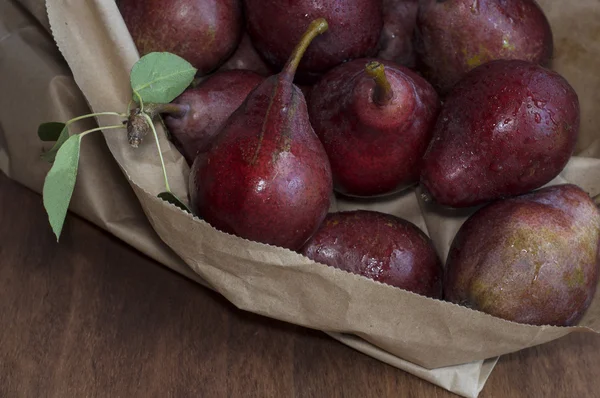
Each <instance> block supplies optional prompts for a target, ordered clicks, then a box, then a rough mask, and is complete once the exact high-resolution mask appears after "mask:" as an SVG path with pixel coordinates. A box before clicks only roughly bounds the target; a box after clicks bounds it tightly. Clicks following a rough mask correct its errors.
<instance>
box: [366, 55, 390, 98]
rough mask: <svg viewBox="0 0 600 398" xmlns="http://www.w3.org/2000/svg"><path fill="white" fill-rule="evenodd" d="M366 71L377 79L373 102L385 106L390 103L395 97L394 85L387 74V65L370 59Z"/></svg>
mask: <svg viewBox="0 0 600 398" xmlns="http://www.w3.org/2000/svg"><path fill="white" fill-rule="evenodd" d="M365 71H366V72H367V74H368V75H369V76H371V77H372V78H373V80H375V91H374V92H373V102H374V103H375V104H377V105H379V106H385V105H387V104H389V103H390V101H391V100H392V98H393V97H394V91H393V90H392V86H391V85H390V82H389V81H388V79H387V76H386V75H385V66H383V64H382V63H380V62H377V61H370V62H369V63H368V64H367V65H366V67H365Z"/></svg>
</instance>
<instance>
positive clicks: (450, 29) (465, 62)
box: [415, 0, 554, 94]
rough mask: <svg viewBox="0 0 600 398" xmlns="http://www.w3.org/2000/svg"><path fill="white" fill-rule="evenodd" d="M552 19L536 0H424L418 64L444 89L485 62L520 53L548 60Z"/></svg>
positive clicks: (417, 36)
mask: <svg viewBox="0 0 600 398" xmlns="http://www.w3.org/2000/svg"><path fill="white" fill-rule="evenodd" d="M553 46H554V42H553V36H552V30H551V28H550V24H549V22H548V19H547V18H546V16H545V14H544V12H543V11H542V9H541V8H540V7H539V5H538V4H537V2H536V1H535V0H444V1H439V0H421V2H420V4H419V13H418V18H417V29H416V32H415V50H416V52H417V58H418V67H419V69H420V70H421V71H422V72H423V75H424V76H425V78H426V79H427V80H429V81H430V82H431V83H432V84H433V86H434V87H435V88H436V89H438V90H439V92H440V93H441V94H446V93H447V92H448V90H449V89H450V88H451V87H452V86H453V85H454V84H456V83H457V82H458V81H459V80H460V79H461V78H462V77H463V76H464V75H465V74H466V73H467V72H469V71H470V70H472V69H473V68H475V67H477V66H479V65H482V64H484V63H486V62H489V61H493V60H498V59H516V60H523V61H529V62H533V63H538V64H541V65H544V66H547V65H548V63H549V62H550V60H551V58H552V54H553Z"/></svg>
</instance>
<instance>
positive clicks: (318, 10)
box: [118, 0, 600, 326]
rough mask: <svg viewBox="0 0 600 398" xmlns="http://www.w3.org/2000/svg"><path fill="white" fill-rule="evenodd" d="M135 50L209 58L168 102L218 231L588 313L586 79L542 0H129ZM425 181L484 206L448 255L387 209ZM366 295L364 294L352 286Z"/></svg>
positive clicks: (335, 263) (430, 292)
mask: <svg viewBox="0 0 600 398" xmlns="http://www.w3.org/2000/svg"><path fill="white" fill-rule="evenodd" d="M118 6H119V7H120V10H121V13H122V15H123V19H124V21H125V23H126V25H127V27H128V29H129V31H130V33H131V36H132V39H133V40H134V42H135V44H136V46H137V48H138V51H139V52H140V55H144V54H146V53H149V52H155V51H161V52H162V51H166V52H171V53H174V54H176V55H179V56H181V57H182V58H184V59H186V60H187V61H189V62H190V63H191V64H192V65H193V66H194V67H196V68H197V69H198V76H197V77H198V78H199V80H198V81H199V84H194V85H193V86H190V87H189V88H188V89H187V90H186V91H185V92H184V93H183V94H181V95H180V96H179V97H178V98H176V99H175V100H174V101H173V102H172V103H171V104H168V105H167V106H163V107H162V109H160V113H161V115H162V116H163V120H164V122H165V125H166V127H167V129H168V130H169V132H170V137H171V139H172V141H173V143H174V144H175V146H176V147H177V148H178V149H179V150H180V151H181V153H182V155H183V156H184V157H185V159H186V160H187V162H188V164H189V165H190V167H191V173H190V177H189V200H190V203H191V207H192V210H193V212H194V213H195V214H196V215H197V216H199V217H201V218H202V219H204V220H205V221H206V222H208V223H209V224H211V225H212V226H213V227H215V228H216V229H218V230H220V231H223V232H226V233H230V234H233V235H236V236H239V237H241V238H244V239H248V240H251V241H256V242H261V243H265V244H269V245H274V246H279V247H282V248H287V249H290V250H293V251H296V252H298V253H301V254H303V255H305V256H307V257H309V258H311V259H313V260H315V261H317V262H320V263H323V264H327V265H329V266H332V267H336V268H339V269H343V270H346V271H348V272H351V273H354V274H359V275H363V276H366V277H368V278H371V279H373V280H376V281H379V282H382V283H386V284H389V285H392V286H397V287H399V288H402V289H406V290H408V291H411V292H414V293H416V294H420V295H423V296H427V297H431V298H435V299H443V300H447V301H450V302H453V303H456V304H459V305H463V306H467V307H469V308H472V309H475V310H479V311H483V312H486V313H489V314H492V315H494V316H497V317H500V318H504V319H507V320H511V321H515V322H521V323H525V324H532V325H556V326H569V325H575V324H577V323H578V322H580V320H581V319H582V317H583V316H584V314H585V312H586V310H587V308H588V307H589V305H590V303H591V300H592V298H593V296H594V294H595V291H596V286H597V284H598V278H599V274H600V211H599V210H598V207H597V205H596V204H595V203H594V201H593V200H592V199H591V198H590V196H589V194H588V193H586V192H584V191H583V190H582V189H581V188H580V187H578V186H575V185H572V184H563V185H555V186H551V187H548V186H546V185H547V184H548V183H549V182H550V181H551V180H553V179H554V178H555V177H556V176H558V174H559V173H560V172H561V171H562V170H563V169H564V167H565V166H566V164H567V162H568V161H569V159H570V158H571V156H572V155H573V152H574V149H575V145H576V142H577V138H578V134H579V123H580V108H579V102H578V96H577V94H576V92H575V90H574V89H573V88H572V87H571V85H570V84H569V82H568V81H567V80H566V79H565V78H564V77H562V76H561V75H560V74H558V73H556V72H555V71H553V70H552V69H551V61H552V56H553V37H552V30H551V28H550V25H549V23H548V20H547V18H546V16H545V15H544V12H543V11H542V9H541V8H540V7H539V5H538V4H537V3H536V2H535V0H444V1H441V0H343V1H342V0H323V1H318V2H315V1H312V0H296V1H294V2H285V1H280V0H166V1H165V0H160V1H159V0H119V1H118ZM417 186H418V187H419V189H420V190H421V191H422V197H423V198H424V200H426V201H429V202H431V203H432V204H433V206H434V207H437V208H439V209H441V208H451V209H458V208H472V209H473V211H474V213H473V215H472V216H471V217H470V218H469V219H468V220H467V221H466V222H465V223H464V224H463V225H462V227H461V228H460V230H459V231H458V233H457V234H456V236H455V238H454V240H453V242H452V245H451V249H450V253H449V255H448V258H447V260H446V262H445V265H443V263H442V261H441V260H440V258H439V255H438V254H437V253H436V250H435V248H434V246H433V244H432V241H431V240H430V239H429V237H428V236H427V235H426V234H425V233H424V232H422V231H421V230H420V229H419V228H418V227H416V226H415V225H414V224H412V223H410V222H409V221H407V220H403V219H401V218H398V217H395V216H391V215H388V214H383V213H380V212H377V211H367V210H360V211H346V212H336V213H333V212H330V210H329V209H330V206H331V201H332V198H333V197H334V195H339V196H343V197H345V198H347V199H350V200H353V199H356V200H361V201H364V200H369V199H373V200H374V199H375V198H381V197H387V196H391V195H395V194H398V193H400V192H402V191H404V190H408V189H414V188H415V187H417ZM356 294H360V292H356Z"/></svg>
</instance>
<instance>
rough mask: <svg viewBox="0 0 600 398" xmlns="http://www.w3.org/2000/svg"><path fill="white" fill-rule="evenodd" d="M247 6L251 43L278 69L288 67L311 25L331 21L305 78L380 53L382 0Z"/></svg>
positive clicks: (309, 56) (303, 67)
mask: <svg viewBox="0 0 600 398" xmlns="http://www.w3.org/2000/svg"><path fill="white" fill-rule="evenodd" d="M244 6H245V7H244V10H245V15H246V27H247V30H248V33H249V34H250V37H251V39H252V43H253V44H254V46H255V48H256V49H257V50H258V52H259V53H260V54H261V55H262V57H263V58H264V59H265V60H266V61H267V62H268V63H269V64H270V65H271V66H272V67H273V68H274V69H276V70H279V69H281V68H282V67H283V65H284V63H285V61H286V60H287V58H288V56H289V54H290V53H291V51H292V49H293V48H294V46H295V45H296V43H297V42H298V40H299V39H300V37H301V36H302V33H303V32H304V29H305V27H306V23H307V21H311V20H313V19H315V18H325V19H327V22H328V24H329V30H328V31H327V32H326V33H324V34H323V35H322V36H320V37H317V38H315V40H314V41H313V43H312V44H311V46H310V48H309V49H308V50H307V51H306V54H305V55H304V57H303V59H302V62H301V63H300V66H299V67H298V78H299V79H300V80H303V81H310V82H311V83H312V82H314V79H315V78H316V76H319V75H320V74H322V73H324V72H326V71H327V70H329V69H331V68H333V67H334V66H336V65H338V64H340V63H342V62H344V61H346V60H350V59H354V58H359V57H364V56H374V55H375V53H376V52H377V42H378V40H379V35H380V32H381V28H382V26H383V18H382V11H381V0H323V1H305V0H302V1H280V0H244ZM298 81H299V80H298Z"/></svg>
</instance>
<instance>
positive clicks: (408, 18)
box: [377, 0, 419, 68]
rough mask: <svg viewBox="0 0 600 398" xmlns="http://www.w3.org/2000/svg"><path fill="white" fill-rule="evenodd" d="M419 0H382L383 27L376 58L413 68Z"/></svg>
mask: <svg viewBox="0 0 600 398" xmlns="http://www.w3.org/2000/svg"><path fill="white" fill-rule="evenodd" d="M418 10H419V0H383V29H382V30H381V37H380V38H379V52H378V53H377V58H380V59H385V60H388V61H393V62H395V63H398V64H400V65H404V66H407V67H409V68H414V67H415V66H416V58H415V57H416V56H415V51H414V47H413V35H414V30H415V27H416V25H417V13H418Z"/></svg>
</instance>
